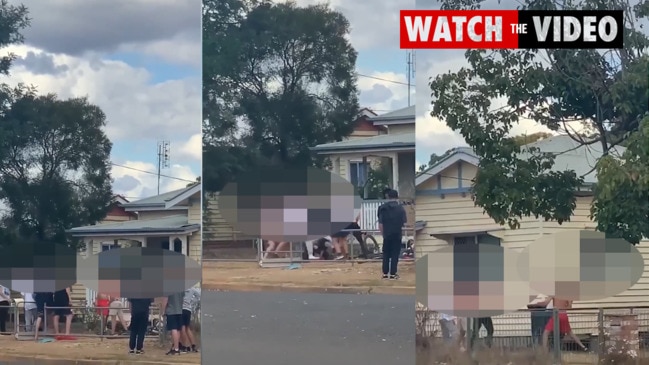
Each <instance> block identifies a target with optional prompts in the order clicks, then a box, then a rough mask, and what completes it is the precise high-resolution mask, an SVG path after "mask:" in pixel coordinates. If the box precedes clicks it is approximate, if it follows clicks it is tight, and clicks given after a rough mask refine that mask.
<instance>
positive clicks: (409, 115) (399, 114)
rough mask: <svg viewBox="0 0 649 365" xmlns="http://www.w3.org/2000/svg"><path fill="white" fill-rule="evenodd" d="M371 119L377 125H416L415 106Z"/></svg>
mask: <svg viewBox="0 0 649 365" xmlns="http://www.w3.org/2000/svg"><path fill="white" fill-rule="evenodd" d="M369 119H370V120H371V121H372V122H374V124H376V125H381V124H393V123H394V122H401V123H403V122H407V123H415V106H414V105H411V106H408V107H405V108H402V109H397V110H394V111H391V112H389V113H385V114H381V115H379V116H376V117H371V118H369Z"/></svg>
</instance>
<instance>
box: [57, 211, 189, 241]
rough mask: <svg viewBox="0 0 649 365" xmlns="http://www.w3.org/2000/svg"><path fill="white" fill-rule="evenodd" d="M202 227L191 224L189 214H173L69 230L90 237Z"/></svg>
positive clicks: (186, 231)
mask: <svg viewBox="0 0 649 365" xmlns="http://www.w3.org/2000/svg"><path fill="white" fill-rule="evenodd" d="M199 229H200V224H189V223H188V218H187V215H172V216H168V217H162V218H156V219H146V220H144V219H143V220H132V221H124V222H118V223H105V224H96V225H94V226H85V227H75V228H72V229H69V230H67V232H68V233H70V234H72V235H73V236H75V237H81V236H83V237H90V236H98V235H116V234H146V233H169V234H172V233H177V234H181V233H191V232H196V231H198V230H199Z"/></svg>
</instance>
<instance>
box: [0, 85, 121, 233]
mask: <svg viewBox="0 0 649 365" xmlns="http://www.w3.org/2000/svg"><path fill="white" fill-rule="evenodd" d="M105 122H106V118H105V115H104V113H103V112H102V110H101V109H100V108H99V107H97V106H95V105H92V104H90V103H89V102H88V100H87V99H86V98H75V99H69V100H60V99H58V98H57V96H56V95H53V94H50V95H45V96H33V95H25V96H22V97H20V98H19V99H17V100H16V101H14V102H13V103H12V104H11V106H10V108H8V110H7V111H6V112H5V113H4V115H2V116H1V117H0V199H2V200H3V201H5V202H6V203H7V205H8V207H9V213H8V215H7V216H6V217H5V224H6V225H7V227H9V228H12V232H14V233H16V234H17V235H18V236H19V237H21V238H25V239H28V238H33V239H38V240H41V241H50V242H52V241H53V242H58V243H69V241H68V239H67V238H66V234H65V230H66V229H69V228H72V227H75V226H81V225H90V224H94V223H97V222H98V221H100V220H101V219H103V218H104V217H105V215H106V213H107V210H108V207H109V204H110V202H111V199H112V191H111V178H110V151H111V147H112V144H111V142H110V141H109V140H108V138H107V137H106V135H105V133H104V127H105Z"/></svg>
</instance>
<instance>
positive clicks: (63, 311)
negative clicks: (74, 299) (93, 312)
mask: <svg viewBox="0 0 649 365" xmlns="http://www.w3.org/2000/svg"><path fill="white" fill-rule="evenodd" d="M69 306H70V304H64V305H61V304H59V305H55V307H69ZM52 311H53V312H54V315H55V316H69V315H70V314H72V310H71V309H70V308H53V309H52Z"/></svg>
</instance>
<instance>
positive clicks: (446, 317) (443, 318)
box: [439, 313, 455, 321]
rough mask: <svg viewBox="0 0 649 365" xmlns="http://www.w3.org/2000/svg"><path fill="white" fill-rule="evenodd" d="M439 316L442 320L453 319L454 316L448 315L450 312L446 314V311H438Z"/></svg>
mask: <svg viewBox="0 0 649 365" xmlns="http://www.w3.org/2000/svg"><path fill="white" fill-rule="evenodd" d="M439 318H440V319H442V320H445V321H454V320H455V316H453V315H450V314H446V313H440V314H439Z"/></svg>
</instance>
